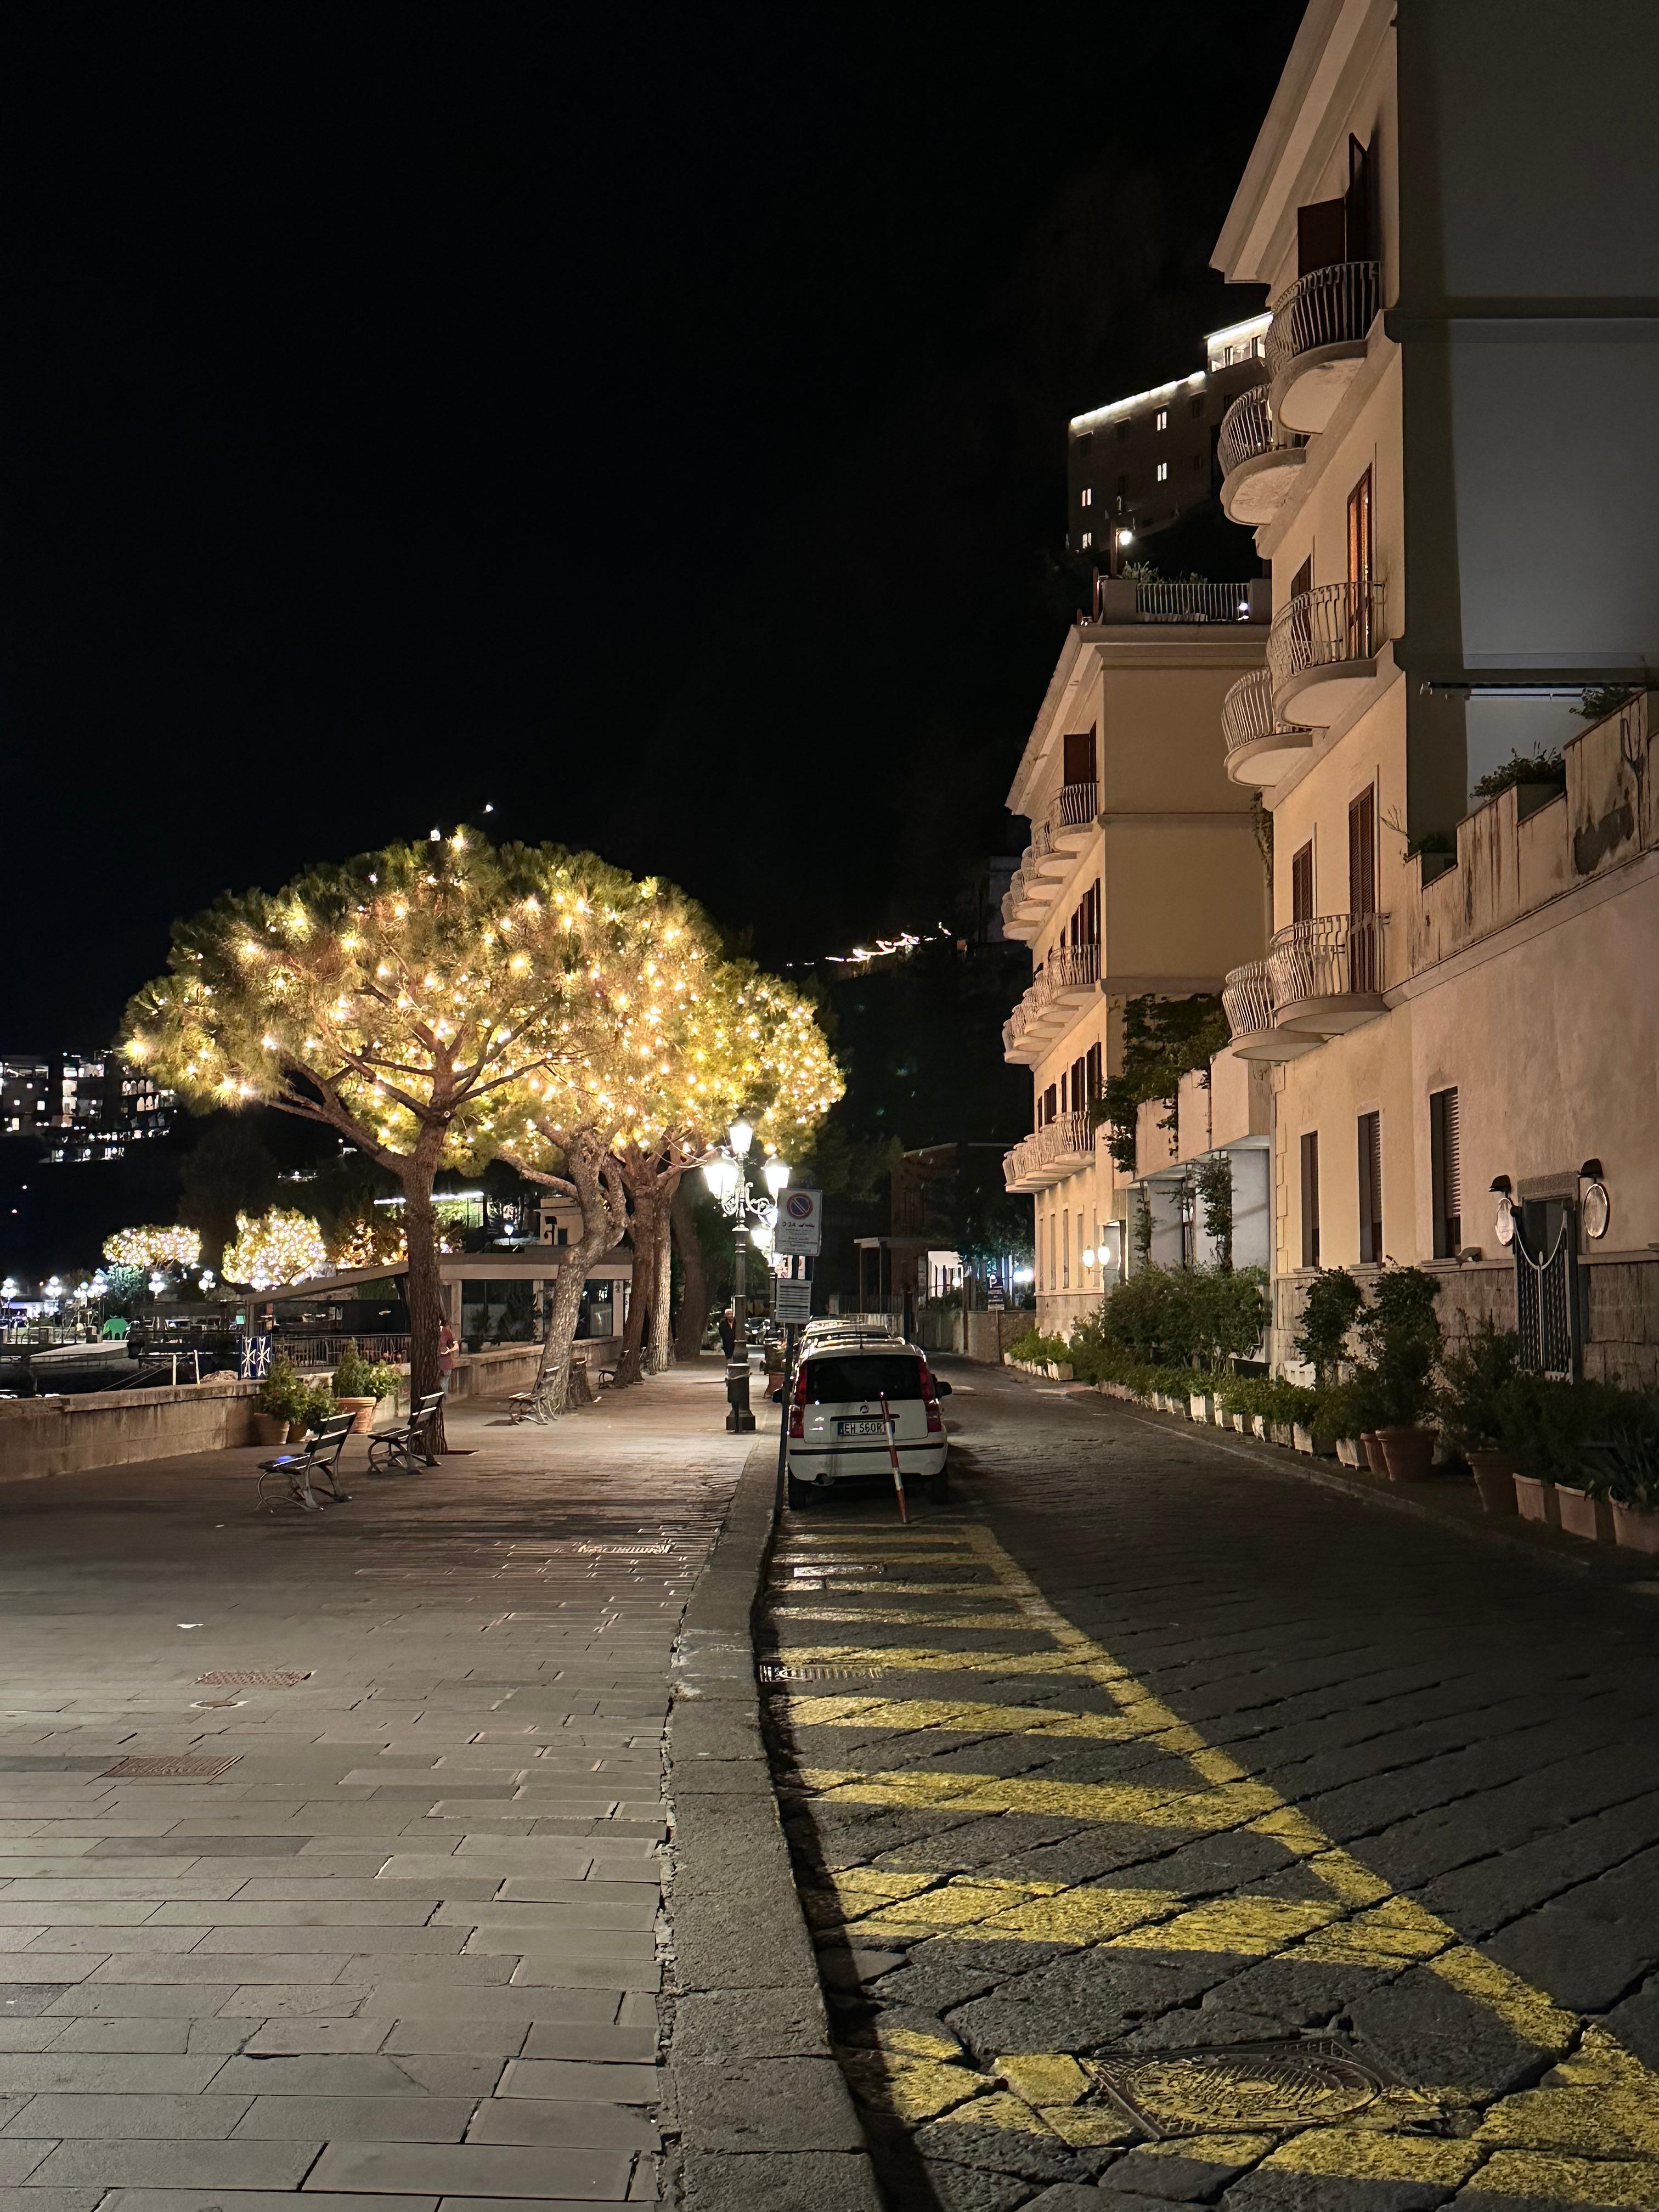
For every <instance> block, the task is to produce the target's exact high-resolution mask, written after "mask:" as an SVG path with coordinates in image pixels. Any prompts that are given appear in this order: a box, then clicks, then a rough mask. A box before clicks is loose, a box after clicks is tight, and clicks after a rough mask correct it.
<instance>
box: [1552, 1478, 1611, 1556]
mask: <svg viewBox="0 0 1659 2212" xmlns="http://www.w3.org/2000/svg"><path fill="white" fill-rule="evenodd" d="M1555 1502H1556V1506H1557V1509H1558V1510H1559V1513H1560V1516H1561V1526H1562V1527H1563V1528H1565V1530H1566V1532H1567V1534H1568V1535H1569V1536H1583V1538H1585V1540H1586V1541H1588V1542H1589V1543H1592V1544H1610V1543H1612V1541H1613V1501H1612V1499H1611V1498H1596V1497H1595V1496H1593V1495H1592V1494H1591V1492H1589V1491H1588V1490H1575V1489H1573V1488H1572V1486H1571V1484H1569V1483H1565V1482H1558V1483H1557V1484H1556V1486H1555Z"/></svg>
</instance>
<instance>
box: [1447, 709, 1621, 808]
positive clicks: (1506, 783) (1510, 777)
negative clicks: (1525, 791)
mask: <svg viewBox="0 0 1659 2212" xmlns="http://www.w3.org/2000/svg"><path fill="white" fill-rule="evenodd" d="M1586 696H1588V694H1587V695H1586ZM1615 703H1616V702H1615ZM1607 711H1608V712H1609V713H1610V712H1611V711H1612V709H1611V708H1609V709H1608V710H1607ZM1595 719H1596V720H1600V719H1601V718H1600V716H1596V717H1595ZM1522 783H1553V785H1554V786H1555V788H1556V789H1557V790H1558V791H1565V789H1566V787H1567V764H1566V762H1565V760H1564V759H1563V757H1562V756H1561V755H1560V754H1559V753H1547V752H1535V753H1511V754H1510V757H1509V758H1508V759H1507V760H1506V761H1504V762H1502V763H1499V765H1498V767H1497V768H1490V769H1487V770H1486V774H1485V775H1483V776H1482V777H1481V779H1480V782H1479V783H1477V784H1476V785H1475V787H1474V790H1473V791H1472V792H1471V793H1470V794H1469V796H1470V797H1471V798H1472V799H1496V798H1497V796H1498V793H1499V792H1500V791H1507V790H1508V789H1509V788H1510V785H1511V784H1522Z"/></svg>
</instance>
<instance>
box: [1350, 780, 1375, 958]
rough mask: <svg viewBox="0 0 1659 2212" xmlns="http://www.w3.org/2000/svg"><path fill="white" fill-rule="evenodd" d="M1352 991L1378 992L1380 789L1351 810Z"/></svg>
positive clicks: (1372, 787) (1368, 791) (1366, 793)
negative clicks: (1377, 875) (1378, 824)
mask: <svg viewBox="0 0 1659 2212" xmlns="http://www.w3.org/2000/svg"><path fill="white" fill-rule="evenodd" d="M1348 916H1349V921H1348V988H1349V989H1350V990H1351V991H1375V990H1376V975H1377V960H1376V785H1375V784H1372V785H1370V786H1369V787H1367V788H1366V789H1365V790H1364V791H1362V792H1361V793H1360V794H1359V796H1358V799H1354V800H1353V801H1352V803H1351V804H1350V805H1349V808H1348Z"/></svg>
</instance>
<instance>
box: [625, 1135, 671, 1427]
mask: <svg viewBox="0 0 1659 2212" xmlns="http://www.w3.org/2000/svg"><path fill="white" fill-rule="evenodd" d="M629 1194H630V1196H631V1197H632V1199H633V1200H634V1215H633V1237H634V1276H633V1283H632V1286H631V1289H630V1291H629V1299H628V1319H627V1321H626V1322H625V1323H624V1324H623V1348H622V1357H621V1358H620V1359H618V1361H617V1380H616V1388H617V1389H618V1390H622V1389H626V1388H627V1387H628V1385H629V1383H637V1382H639V1381H640V1380H641V1377H642V1376H643V1375H644V1372H645V1366H644V1357H643V1355H644V1346H645V1325H646V1322H647V1318H648V1317H649V1316H650V1312H651V1309H652V1305H653V1303H654V1301H655V1298H656V1295H657V1246H658V1243H659V1241H660V1235H661V1229H662V1217H663V1196H664V1194H663V1192H662V1190H661V1188H660V1187H659V1183H658V1181H657V1178H656V1177H655V1176H653V1175H652V1174H651V1173H650V1171H649V1170H646V1171H645V1172H643V1173H637V1172H636V1173H635V1174H634V1175H632V1176H629Z"/></svg>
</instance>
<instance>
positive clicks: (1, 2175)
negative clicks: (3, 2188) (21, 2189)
mask: <svg viewBox="0 0 1659 2212" xmlns="http://www.w3.org/2000/svg"><path fill="white" fill-rule="evenodd" d="M56 2148H57V2145H56V2143H55V2142H53V2140H52V2137H51V2136H45V2137H43V2138H42V2139H41V2140H40V2141H38V2142H31V2141H27V2140H25V2139H24V2138H23V2137H21V2136H19V2137H15V2138H14V2137H12V2136H5V2137H0V2183H4V2184H6V2185H8V2186H9V2187H15V2186H17V2185H19V2184H21V2183H23V2182H26V2181H30V2180H32V2179H33V2177H34V2175H35V2174H36V2173H37V2172H39V2171H40V2167H41V2166H44V2165H45V2164H46V2160H47V2159H48V2158H50V2157H51V2155H52V2152H53V2151H54V2150H55V2149H56Z"/></svg>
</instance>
